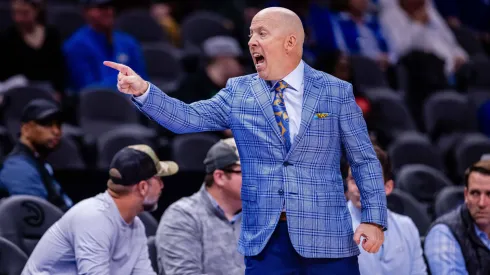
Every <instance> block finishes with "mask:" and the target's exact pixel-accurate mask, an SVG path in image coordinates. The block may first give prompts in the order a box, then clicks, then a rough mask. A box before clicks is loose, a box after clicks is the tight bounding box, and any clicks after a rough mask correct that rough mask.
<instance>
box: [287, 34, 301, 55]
mask: <svg viewBox="0 0 490 275" xmlns="http://www.w3.org/2000/svg"><path fill="white" fill-rule="evenodd" d="M297 41H298V40H297V38H296V36H295V35H294V34H291V35H289V36H288V37H287V38H286V41H285V43H284V47H285V48H286V52H287V53H290V52H291V51H292V50H293V48H294V47H295V46H296V43H297Z"/></svg>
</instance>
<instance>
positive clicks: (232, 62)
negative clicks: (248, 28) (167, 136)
mask: <svg viewBox="0 0 490 275" xmlns="http://www.w3.org/2000/svg"><path fill="white" fill-rule="evenodd" d="M202 49H203V60H202V61H203V62H202V63H203V64H204V66H203V67H202V68H201V69H199V70H198V71H197V72H196V73H194V74H192V75H190V76H188V77H187V78H186V79H184V81H182V84H181V86H180V88H179V90H178V91H177V93H176V95H175V97H176V98H178V99H180V100H182V101H183V102H185V103H189V104H190V103H193V102H196V101H199V100H206V99H210V98H212V97H213V96H214V95H216V94H217V93H218V92H219V91H220V90H221V89H223V88H224V87H225V86H226V82H227V81H228V79H229V78H232V77H236V76H239V75H242V74H243V72H244V68H243V65H242V61H243V52H242V50H241V48H240V45H239V44H238V41H236V40H235V39H234V38H232V37H228V36H215V37H211V38H208V39H207V40H206V41H204V43H203V45H202ZM221 136H222V137H231V136H232V133H231V131H230V130H226V131H223V132H221Z"/></svg>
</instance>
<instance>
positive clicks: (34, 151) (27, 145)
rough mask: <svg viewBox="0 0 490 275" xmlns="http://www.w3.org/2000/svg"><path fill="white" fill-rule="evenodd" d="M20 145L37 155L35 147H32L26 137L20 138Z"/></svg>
mask: <svg viewBox="0 0 490 275" xmlns="http://www.w3.org/2000/svg"><path fill="white" fill-rule="evenodd" d="M20 143H22V144H23V145H25V146H26V147H27V148H29V149H30V150H31V151H32V152H33V153H37V152H36V149H35V148H34V145H32V143H31V142H30V141H29V140H27V138H25V137H24V136H21V137H20Z"/></svg>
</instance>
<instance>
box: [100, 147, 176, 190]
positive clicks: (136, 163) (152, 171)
mask: <svg viewBox="0 0 490 275" xmlns="http://www.w3.org/2000/svg"><path fill="white" fill-rule="evenodd" d="M178 171H179V166H178V165H177V163H175V162H173V161H160V160H159V159H158V157H157V155H156V154H155V152H154V151H153V149H151V147H150V146H148V145H144V144H138V145H131V146H127V147H125V148H123V149H121V150H120V151H119V152H117V153H116V155H115V156H114V158H113V159H112V161H111V165H110V168H109V176H110V179H111V180H112V182H114V183H115V184H121V185H126V186H129V185H133V184H137V183H138V182H140V181H142V180H148V179H150V178H151V177H154V176H159V177H165V176H171V175H174V174H176V173H177V172H178Z"/></svg>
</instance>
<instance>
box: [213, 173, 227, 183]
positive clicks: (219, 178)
mask: <svg viewBox="0 0 490 275" xmlns="http://www.w3.org/2000/svg"><path fill="white" fill-rule="evenodd" d="M225 176H226V175H225V172H224V171H223V170H219V169H216V170H214V172H213V178H214V184H217V185H219V186H223V177H225Z"/></svg>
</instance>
